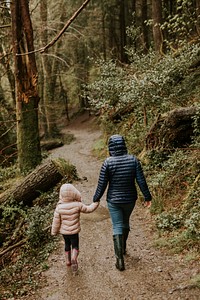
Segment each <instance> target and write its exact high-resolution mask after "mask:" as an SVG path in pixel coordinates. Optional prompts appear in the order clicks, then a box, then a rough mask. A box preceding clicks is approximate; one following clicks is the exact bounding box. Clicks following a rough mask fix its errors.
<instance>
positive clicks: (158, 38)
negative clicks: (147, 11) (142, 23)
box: [152, 0, 163, 53]
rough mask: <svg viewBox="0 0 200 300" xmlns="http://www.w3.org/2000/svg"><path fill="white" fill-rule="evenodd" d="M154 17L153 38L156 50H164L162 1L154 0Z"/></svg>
mask: <svg viewBox="0 0 200 300" xmlns="http://www.w3.org/2000/svg"><path fill="white" fill-rule="evenodd" d="M152 19H153V39H154V47H155V50H156V51H157V52H159V53H161V52H162V45H163V36H162V30H161V24H162V1H160V0H152Z"/></svg>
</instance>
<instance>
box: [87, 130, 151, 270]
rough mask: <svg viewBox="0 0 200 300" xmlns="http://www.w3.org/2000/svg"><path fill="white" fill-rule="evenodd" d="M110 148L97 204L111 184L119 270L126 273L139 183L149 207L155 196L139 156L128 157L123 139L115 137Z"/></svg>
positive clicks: (111, 207)
mask: <svg viewBox="0 0 200 300" xmlns="http://www.w3.org/2000/svg"><path fill="white" fill-rule="evenodd" d="M108 149H109V154H110V157H108V158H107V159H106V160H105V161H104V163H103V165H102V167H101V171H100V175H99V180H98V186H97V189H96V192H95V194H94V197H93V202H98V201H100V199H101V197H102V196H103V194H104V192H105V190H106V188H107V185H108V191H107V204H108V209H109V213H110V216H111V220H112V226H113V242H114V251H115V256H116V268H117V269H119V270H120V271H123V270H124V269H125V267H124V258H123V255H124V254H125V253H126V241H127V238H128V234H129V231H130V226H129V218H130V215H131V213H132V211H133V209H134V206H135V202H136V200H137V190H136V186H135V181H136V182H137V184H138V186H139V188H140V190H141V192H142V193H143V195H144V199H145V206H146V207H150V206H151V198H152V197H151V194H150V192H149V188H148V186H147V183H146V179H145V176H144V174H143V170H142V167H141V164H140V162H139V160H138V159H137V158H136V157H135V156H133V155H129V154H128V152H127V148H126V144H125V141H124V138H123V136H121V135H118V134H116V135H112V136H111V137H110V139H109V143H108Z"/></svg>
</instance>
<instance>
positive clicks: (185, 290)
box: [29, 115, 200, 300]
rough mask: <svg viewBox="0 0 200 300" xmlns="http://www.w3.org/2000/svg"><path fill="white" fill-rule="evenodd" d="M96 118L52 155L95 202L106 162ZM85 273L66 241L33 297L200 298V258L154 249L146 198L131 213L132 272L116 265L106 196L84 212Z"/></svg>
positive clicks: (77, 125)
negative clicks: (73, 262)
mask: <svg viewBox="0 0 200 300" xmlns="http://www.w3.org/2000/svg"><path fill="white" fill-rule="evenodd" d="M94 123H95V122H94V117H88V115H83V116H81V117H80V118H79V121H77V120H76V121H75V122H72V123H71V124H70V125H68V126H67V127H66V128H65V130H64V132H65V133H71V134H73V135H74V136H75V140H74V141H73V142H72V143H71V144H70V145H64V146H63V147H61V148H57V149H55V150H53V151H52V152H51V156H52V157H62V158H64V159H67V160H69V161H70V162H71V163H72V164H74V165H75V166H76V168H77V171H78V175H79V177H80V178H81V179H82V180H80V181H77V182H74V183H73V184H74V185H75V186H76V187H77V188H78V189H79V190H80V192H81V193H82V196H83V201H84V202H85V203H87V204H88V203H90V202H91V201H92V196H93V194H94V191H95V188H96V184H97V180H98V175H99V171H100V167H101V163H102V162H101V161H99V160H97V159H96V158H95V157H94V156H93V155H92V152H91V150H92V148H93V146H94V143H95V141H97V140H98V139H99V138H100V136H101V132H100V130H99V128H98V126H94ZM81 228H82V230H81V232H80V254H79V259H78V261H79V272H78V274H77V275H76V276H74V275H72V273H71V270H70V269H69V268H68V269H67V267H66V265H65V259H64V243H63V240H62V237H60V242H59V248H58V249H57V250H56V251H54V253H53V254H51V255H50V257H49V259H48V265H49V269H48V270H47V271H45V272H44V273H43V275H42V277H43V280H44V286H43V288H41V289H40V290H38V291H37V292H36V294H35V295H34V296H33V298H32V297H29V300H36V299H40V300H43V299H44V300H100V299H101V300H108V299H109V300H161V299H162V300H171V299H173V300H174V299H176V300H178V299H180V300H186V299H188V300H199V299H200V295H199V290H198V289H195V288H193V287H192V286H191V285H190V284H189V281H190V278H192V277H193V276H195V275H196V274H197V273H198V272H199V271H200V266H199V264H197V262H185V261H184V260H183V258H182V257H181V256H180V255H175V256H170V255H167V254H166V253H164V252H162V251H160V250H157V249H155V248H154V247H153V245H152V243H153V235H154V231H153V224H152V222H151V215H150V213H149V211H148V210H147V209H146V208H144V207H143V206H142V205H141V203H140V201H138V202H137V205H136V208H135V210H134V212H133V214H132V217H131V232H130V235H129V239H128V246H127V252H128V254H127V256H126V257H125V266H126V270H125V271H123V272H120V271H118V270H117V269H116V268H115V257H114V250H113V241H112V228H111V222H110V218H109V213H108V210H107V206H106V201H105V196H104V198H103V199H102V200H101V204H100V207H99V208H98V209H97V210H96V211H95V212H94V213H92V214H87V215H86V214H82V215H81Z"/></svg>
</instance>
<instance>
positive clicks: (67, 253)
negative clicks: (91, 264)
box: [65, 251, 71, 267]
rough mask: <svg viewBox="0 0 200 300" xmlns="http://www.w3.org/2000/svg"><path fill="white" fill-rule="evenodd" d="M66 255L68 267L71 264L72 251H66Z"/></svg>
mask: <svg viewBox="0 0 200 300" xmlns="http://www.w3.org/2000/svg"><path fill="white" fill-rule="evenodd" d="M65 257H66V265H67V267H70V266H71V251H65Z"/></svg>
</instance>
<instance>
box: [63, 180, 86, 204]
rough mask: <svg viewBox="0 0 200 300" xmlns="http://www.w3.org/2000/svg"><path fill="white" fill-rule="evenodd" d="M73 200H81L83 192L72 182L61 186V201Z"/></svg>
mask: <svg viewBox="0 0 200 300" xmlns="http://www.w3.org/2000/svg"><path fill="white" fill-rule="evenodd" d="M71 201H81V194H80V192H79V191H78V190H77V189H76V188H75V187H74V186H73V185H72V184H71V183H65V184H63V185H62V186H61V188H60V193H59V203H63V202H71Z"/></svg>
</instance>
